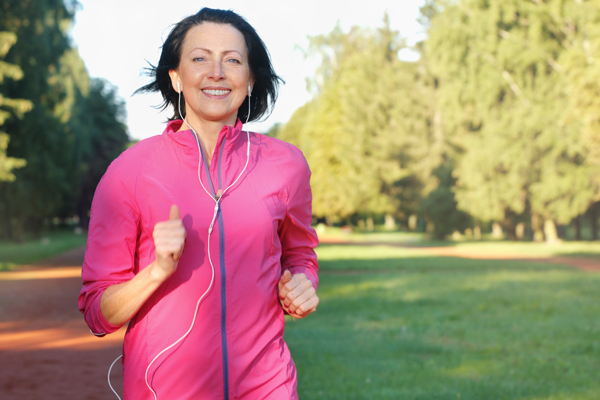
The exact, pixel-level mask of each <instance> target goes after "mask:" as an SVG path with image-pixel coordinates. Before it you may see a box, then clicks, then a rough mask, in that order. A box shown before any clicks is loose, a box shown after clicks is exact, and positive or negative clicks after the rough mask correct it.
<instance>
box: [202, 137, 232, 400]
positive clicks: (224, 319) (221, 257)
mask: <svg viewBox="0 0 600 400" xmlns="http://www.w3.org/2000/svg"><path fill="white" fill-rule="evenodd" d="M226 140H227V136H225V137H224V138H223V142H222V144H221V151H220V152H219V154H218V161H217V173H218V183H219V186H218V191H217V192H216V193H215V188H214V186H213V184H212V179H211V177H210V171H209V168H208V163H207V161H206V159H205V158H204V157H202V159H203V160H204V169H205V170H206V176H207V177H208V184H209V186H210V191H211V193H212V195H213V197H214V199H215V201H216V200H217V193H218V195H220V194H221V193H219V192H220V191H221V190H222V185H221V159H222V155H223V150H224V149H225V141H226ZM200 151H202V150H201V149H200ZM217 207H218V208H217V221H218V224H219V263H220V264H221V268H220V271H221V350H222V357H223V398H224V400H229V354H228V351H227V279H226V278H227V270H226V268H225V231H224V224H223V213H222V209H221V202H220V201H219V202H218V203H217Z"/></svg>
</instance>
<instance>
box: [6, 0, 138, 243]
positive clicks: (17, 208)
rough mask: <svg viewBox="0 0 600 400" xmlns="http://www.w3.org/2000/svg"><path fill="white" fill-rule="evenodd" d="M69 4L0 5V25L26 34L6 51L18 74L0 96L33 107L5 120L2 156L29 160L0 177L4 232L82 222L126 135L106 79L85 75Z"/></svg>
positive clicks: (58, 0)
mask: <svg viewBox="0 0 600 400" xmlns="http://www.w3.org/2000/svg"><path fill="white" fill-rule="evenodd" d="M75 6H76V2H75V1H74V0H64V1H63V0H37V1H35V2H33V1H31V0H18V1H17V0H4V1H3V2H2V3H1V5H0V9H1V10H2V13H1V14H0V31H8V32H11V33H10V34H11V35H16V36H17V37H19V38H26V40H20V41H18V42H17V43H16V44H15V45H14V46H12V47H11V48H10V50H9V51H8V52H7V53H6V62H8V63H10V64H12V65H15V66H18V68H19V69H20V70H21V71H22V72H23V74H24V79H22V80H19V81H14V80H13V81H10V82H7V83H6V84H4V85H2V86H0V95H1V96H3V97H0V98H16V97H21V98H24V99H27V101H29V103H28V104H34V105H35V106H34V107H33V108H32V110H31V111H30V112H29V113H28V114H27V117H26V118H23V119H22V120H19V119H18V118H15V117H14V115H13V117H11V118H9V119H7V120H6V123H5V126H6V129H7V131H8V132H10V133H11V140H10V144H9V145H8V147H7V148H6V152H7V154H9V155H10V156H11V157H13V158H19V159H24V160H26V161H27V166H26V167H23V168H21V169H19V170H17V171H15V172H14V176H15V177H16V181H15V182H11V183H10V184H7V183H0V215H2V219H0V228H1V230H2V233H3V235H4V236H7V237H15V238H17V239H22V238H23V235H24V233H25V232H26V231H30V232H33V233H35V234H39V232H40V231H41V229H43V228H44V226H47V225H49V221H50V220H52V219H54V218H59V219H64V218H66V217H72V216H74V215H78V216H79V217H80V220H81V221H82V224H83V225H84V226H85V225H87V218H88V217H87V215H88V211H89V204H90V203H91V196H92V194H93V192H94V189H95V186H96V184H97V182H98V181H99V179H100V176H101V175H102V174H103V173H104V171H105V170H106V167H107V166H108V164H109V163H110V162H111V161H112V159H113V158H114V157H116V156H117V155H118V154H119V153H120V152H121V151H122V150H123V149H124V148H125V147H126V143H127V141H128V137H127V131H126V128H125V126H124V123H123V120H124V119H123V115H124V105H123V103H122V100H120V99H118V98H117V96H116V91H115V89H114V88H113V87H111V86H110V85H109V84H108V83H106V82H103V81H97V80H92V81H90V78H89V76H88V72H87V70H86V68H85V64H84V62H83V60H82V59H81V57H80V56H79V54H78V52H77V49H75V48H73V47H72V45H71V42H70V39H69V35H68V30H69V28H70V26H71V24H72V21H73V17H74V13H75ZM16 116H17V117H18V115H16ZM0 144H1V143H0Z"/></svg>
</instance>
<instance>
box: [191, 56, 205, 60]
mask: <svg viewBox="0 0 600 400" xmlns="http://www.w3.org/2000/svg"><path fill="white" fill-rule="evenodd" d="M192 61H204V57H195V58H193V59H192Z"/></svg>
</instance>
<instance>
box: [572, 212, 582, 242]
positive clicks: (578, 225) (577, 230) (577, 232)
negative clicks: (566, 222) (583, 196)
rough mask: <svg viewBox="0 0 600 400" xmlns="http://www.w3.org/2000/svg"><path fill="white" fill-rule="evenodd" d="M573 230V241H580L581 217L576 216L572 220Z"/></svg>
mask: <svg viewBox="0 0 600 400" xmlns="http://www.w3.org/2000/svg"><path fill="white" fill-rule="evenodd" d="M573 228H574V229H575V240H581V215H578V216H576V217H575V219H574V220H573Z"/></svg>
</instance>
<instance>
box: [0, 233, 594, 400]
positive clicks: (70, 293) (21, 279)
mask: <svg viewBox="0 0 600 400" xmlns="http://www.w3.org/2000/svg"><path fill="white" fill-rule="evenodd" d="M346 244H353V245H356V244H357V243H346ZM359 244H360V243H359ZM362 244H363V245H374V244H381V243H362ZM420 249H423V248H420ZM426 249H427V251H429V252H431V254H432V255H438V256H450V257H461V258H474V259H505V260H530V261H535V262H551V263H558V264H563V265H571V266H574V267H577V268H581V269H583V270H586V271H596V272H600V262H599V261H598V260H595V259H585V258H576V257H551V258H539V257H523V256H513V255H510V254H500V255H498V254H495V255H494V254H486V253H475V252H472V251H471V252H467V251H465V250H461V249H457V248H452V247H430V248H426ZM83 253H84V251H83V249H76V250H74V251H71V252H68V253H66V254H63V255H62V256H60V257H55V258H53V259H50V260H47V261H46V262H44V263H40V264H37V265H34V266H29V267H23V268H20V269H19V270H18V271H12V272H2V273H0V372H1V373H0V399H2V400H38V399H40V400H41V399H44V400H59V399H60V400H64V399H83V400H105V399H106V400H109V399H112V400H114V399H116V397H115V396H114V394H113V393H112V392H111V391H110V389H109V388H108V385H107V382H106V373H107V372H108V367H109V366H110V364H111V363H112V361H113V360H114V359H115V358H116V357H117V356H118V355H119V354H121V345H122V341H123V334H124V330H123V329H122V330H120V331H119V332H116V333H114V334H111V335H108V336H106V337H104V338H101V339H100V338H96V337H95V336H93V335H92V334H91V333H90V332H89V330H88V328H87V326H86V325H85V323H84V321H83V317H82V315H81V314H80V313H79V310H78V309H77V295H78V294H79V290H80V288H81V277H80V273H81V267H80V266H81V263H82V261H83ZM121 379H122V370H121V366H120V363H117V365H116V367H115V368H114V369H113V373H112V382H113V386H115V388H116V389H117V391H118V392H119V393H121V388H122V384H121Z"/></svg>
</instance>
